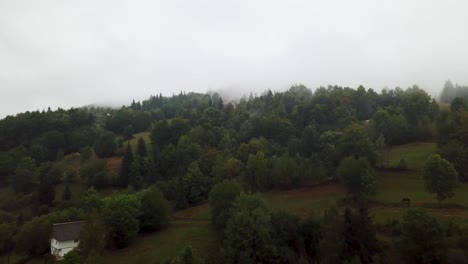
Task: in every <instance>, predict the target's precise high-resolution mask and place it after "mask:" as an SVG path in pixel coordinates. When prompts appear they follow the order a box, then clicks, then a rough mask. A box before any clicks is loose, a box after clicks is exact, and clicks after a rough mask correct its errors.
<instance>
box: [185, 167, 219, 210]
mask: <svg viewBox="0 0 468 264" xmlns="http://www.w3.org/2000/svg"><path fill="white" fill-rule="evenodd" d="M182 184H183V190H185V199H186V201H187V203H188V204H197V203H199V202H201V201H203V200H206V199H207V198H208V194H209V192H210V189H211V185H212V182H211V179H210V178H209V177H207V176H205V175H203V173H202V172H201V170H200V168H199V167H198V163H197V162H192V164H190V166H189V167H188V169H187V174H186V175H185V176H184V177H183V179H182Z"/></svg>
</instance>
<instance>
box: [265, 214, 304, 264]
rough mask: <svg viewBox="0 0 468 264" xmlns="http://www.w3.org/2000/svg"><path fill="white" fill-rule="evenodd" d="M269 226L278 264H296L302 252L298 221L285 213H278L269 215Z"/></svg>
mask: <svg viewBox="0 0 468 264" xmlns="http://www.w3.org/2000/svg"><path fill="white" fill-rule="evenodd" d="M271 225H272V228H273V233H272V234H273V235H272V236H273V239H274V241H275V245H276V247H277V250H278V260H279V262H280V263H298V261H299V257H300V256H301V253H302V252H303V250H304V247H303V239H302V237H301V233H300V229H299V228H300V226H299V219H298V218H297V217H296V216H294V215H292V214H290V213H287V212H285V211H278V212H274V213H273V214H272V215H271Z"/></svg>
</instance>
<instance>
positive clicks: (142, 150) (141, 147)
mask: <svg viewBox="0 0 468 264" xmlns="http://www.w3.org/2000/svg"><path fill="white" fill-rule="evenodd" d="M137 150H138V155H139V156H140V157H146V156H148V151H147V150H146V142H145V140H144V139H143V138H139V139H138V149H137Z"/></svg>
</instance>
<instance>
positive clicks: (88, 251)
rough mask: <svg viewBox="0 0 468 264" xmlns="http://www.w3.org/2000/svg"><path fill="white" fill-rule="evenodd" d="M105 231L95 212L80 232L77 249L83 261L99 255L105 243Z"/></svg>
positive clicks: (100, 219) (106, 236) (106, 235)
mask: <svg viewBox="0 0 468 264" xmlns="http://www.w3.org/2000/svg"><path fill="white" fill-rule="evenodd" d="M107 238H108V234H107V229H106V226H105V225H104V222H103V220H102V218H101V217H100V216H99V215H98V214H97V213H95V212H93V213H91V214H90V215H89V216H88V218H87V219H86V223H85V224H84V225H83V227H82V228H81V231H80V244H79V249H80V252H81V254H82V255H83V257H84V258H85V259H88V258H89V257H90V256H93V255H101V254H102V251H103V250H104V247H105V246H106V243H107Z"/></svg>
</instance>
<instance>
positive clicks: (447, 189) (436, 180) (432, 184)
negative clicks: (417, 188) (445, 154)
mask: <svg viewBox="0 0 468 264" xmlns="http://www.w3.org/2000/svg"><path fill="white" fill-rule="evenodd" d="M423 177H424V181H425V184H426V190H427V191H428V192H429V193H433V194H435V195H437V200H438V201H439V203H440V201H443V200H445V199H447V198H450V197H453V196H454V195H455V193H454V189H455V187H457V185H458V179H457V171H456V170H455V168H454V167H453V165H452V164H450V162H448V161H447V160H446V159H444V158H442V157H440V156H439V155H437V154H436V155H432V156H430V157H429V158H428V159H427V161H426V165H425V166H424V171H423Z"/></svg>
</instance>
